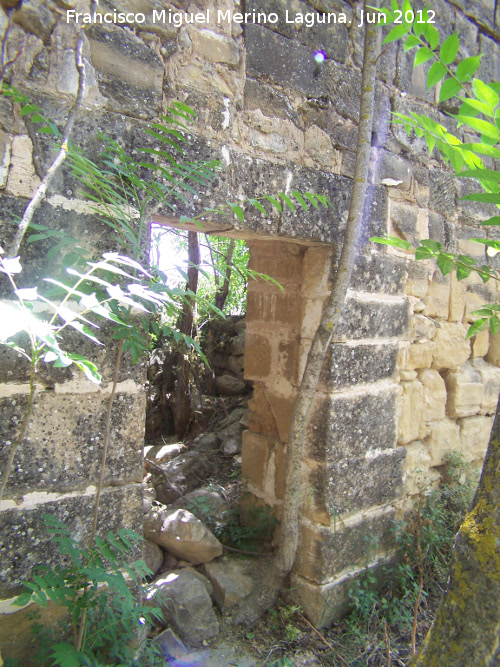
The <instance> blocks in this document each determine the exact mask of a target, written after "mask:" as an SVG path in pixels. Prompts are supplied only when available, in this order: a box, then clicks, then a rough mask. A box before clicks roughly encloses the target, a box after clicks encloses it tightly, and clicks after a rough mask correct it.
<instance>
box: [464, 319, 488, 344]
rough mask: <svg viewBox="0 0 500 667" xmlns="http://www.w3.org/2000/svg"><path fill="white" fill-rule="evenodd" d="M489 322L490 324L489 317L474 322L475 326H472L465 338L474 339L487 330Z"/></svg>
mask: <svg viewBox="0 0 500 667" xmlns="http://www.w3.org/2000/svg"><path fill="white" fill-rule="evenodd" d="M488 322H489V319H488V318H487V317H482V318H481V319H479V320H476V321H475V322H474V324H472V325H471V326H470V327H469V329H468V331H467V335H466V336H465V338H466V339H469V338H472V336H475V335H476V334H478V333H479V332H480V331H482V330H483V329H486V327H487V326H488Z"/></svg>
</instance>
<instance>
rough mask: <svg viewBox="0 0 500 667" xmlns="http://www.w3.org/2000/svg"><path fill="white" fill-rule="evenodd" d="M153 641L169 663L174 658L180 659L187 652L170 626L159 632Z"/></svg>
mask: <svg viewBox="0 0 500 667" xmlns="http://www.w3.org/2000/svg"><path fill="white" fill-rule="evenodd" d="M153 642H154V643H155V644H157V645H158V646H159V647H160V650H161V652H162V654H163V657H164V658H165V660H167V661H168V662H169V663H171V662H173V661H175V660H181V659H182V658H184V656H185V655H186V653H187V652H188V650H187V648H186V646H185V645H184V644H183V643H182V642H181V640H180V639H179V637H177V635H176V634H175V633H174V632H172V630H171V629H170V628H168V629H167V630H164V631H163V632H160V634H159V635H157V636H156V637H155V638H154V639H153Z"/></svg>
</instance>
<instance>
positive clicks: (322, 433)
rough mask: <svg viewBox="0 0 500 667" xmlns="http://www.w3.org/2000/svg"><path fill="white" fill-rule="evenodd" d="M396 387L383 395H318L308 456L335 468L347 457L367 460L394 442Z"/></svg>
mask: <svg viewBox="0 0 500 667" xmlns="http://www.w3.org/2000/svg"><path fill="white" fill-rule="evenodd" d="M396 396H397V390H396V387H392V388H391V389H386V388H384V391H380V390H379V389H376V390H374V391H369V390H368V391H364V392H363V393H361V392H359V393H358V392H353V393H352V394H351V393H349V392H347V393H346V394H340V395H337V394H332V395H330V396H322V395H321V394H319V395H318V396H317V398H316V399H315V402H314V404H313V408H312V414H311V417H312V418H311V419H310V420H309V427H308V431H307V433H308V435H307V436H306V442H307V443H308V444H307V456H309V457H311V458H313V459H315V460H317V461H328V463H329V465H335V464H336V462H337V461H338V460H341V459H345V458H348V457H349V456H353V457H360V456H363V455H364V456H366V457H367V458H370V456H371V455H372V454H374V452H376V451H379V450H383V449H388V448H391V447H394V444H395V442H396V423H395V412H396V402H397V399H396Z"/></svg>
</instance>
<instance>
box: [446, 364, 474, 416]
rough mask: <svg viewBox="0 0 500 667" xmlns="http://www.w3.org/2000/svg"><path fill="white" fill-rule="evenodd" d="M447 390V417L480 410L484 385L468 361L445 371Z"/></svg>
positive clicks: (472, 413) (469, 413)
mask: <svg viewBox="0 0 500 667" xmlns="http://www.w3.org/2000/svg"><path fill="white" fill-rule="evenodd" d="M444 379H445V382H446V389H447V392H448V400H447V403H446V412H447V414H448V416H449V417H455V418H456V417H468V416H469V415H475V414H477V413H478V412H479V411H480V410H481V404H482V402H483V394H484V387H483V385H482V382H481V374H480V373H479V372H478V371H477V370H476V369H475V368H474V366H472V365H471V364H470V363H466V364H464V365H463V366H461V367H460V368H457V369H456V370H451V371H448V372H447V373H445V375H444Z"/></svg>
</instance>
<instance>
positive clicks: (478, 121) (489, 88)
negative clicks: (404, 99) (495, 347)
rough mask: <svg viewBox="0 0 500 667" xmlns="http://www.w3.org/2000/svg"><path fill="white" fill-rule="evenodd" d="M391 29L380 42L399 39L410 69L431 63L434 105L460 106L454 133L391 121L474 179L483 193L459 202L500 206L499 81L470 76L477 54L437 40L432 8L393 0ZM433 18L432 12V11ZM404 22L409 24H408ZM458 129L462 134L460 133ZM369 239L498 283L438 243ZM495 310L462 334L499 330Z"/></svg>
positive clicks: (423, 119)
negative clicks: (411, 54)
mask: <svg viewBox="0 0 500 667" xmlns="http://www.w3.org/2000/svg"><path fill="white" fill-rule="evenodd" d="M381 11H382V12H383V13H384V14H385V15H386V17H387V23H388V24H395V23H396V22H397V25H395V27H393V28H392V30H391V31H390V32H389V34H388V35H387V37H386V38H385V40H384V43H386V44H387V43H390V42H393V41H397V40H404V50H405V51H406V52H408V51H411V50H414V51H415V60H414V67H417V66H419V65H422V64H423V63H426V62H431V61H432V64H431V66H430V68H429V71H428V73H427V89H428V90H430V89H431V88H433V87H436V86H440V87H439V95H438V102H439V103H443V102H447V101H448V100H450V99H451V98H454V97H457V98H458V101H459V102H460V104H459V108H458V113H452V112H448V115H449V116H450V117H451V118H454V119H455V121H456V130H457V131H456V132H452V131H450V130H449V129H448V128H446V127H445V126H444V125H442V124H441V123H439V122H437V121H436V120H434V119H433V118H431V117H430V116H428V115H424V114H417V113H414V112H411V113H410V115H404V114H399V113H398V114H395V120H394V122H395V123H400V124H402V125H404V127H405V129H406V132H407V133H408V135H409V136H410V135H411V133H412V131H413V132H415V134H416V135H417V137H423V138H424V139H425V142H426V144H427V147H428V149H429V152H430V153H431V154H432V153H433V151H434V150H437V151H438V152H439V154H440V155H441V156H442V158H443V159H444V161H445V162H446V163H448V164H450V165H451V167H452V168H453V170H454V172H455V176H456V177H458V178H466V179H473V180H474V181H476V182H477V183H478V184H479V185H480V187H481V189H482V192H474V193H472V194H468V195H465V196H463V197H462V198H461V199H462V200H463V201H472V202H480V203H483V204H492V205H496V207H497V208H499V207H500V172H499V171H498V170H496V169H495V163H494V162H493V160H494V159H498V158H500V83H485V82H484V81H482V80H481V79H479V78H477V77H475V76H474V75H475V74H476V72H477V70H478V68H479V65H480V61H481V57H482V56H481V55H479V56H474V57H466V58H463V59H460V58H459V52H460V38H459V35H458V33H454V34H453V35H450V36H449V37H448V38H447V39H445V40H444V41H442V42H441V37H440V35H439V32H438V31H437V30H436V28H435V27H434V25H433V23H432V22H430V20H431V17H430V14H429V12H431V10H428V9H425V10H423V11H420V10H419V11H417V12H414V11H413V9H412V7H411V5H410V3H409V2H408V0H404V2H403V4H402V6H401V9H400V8H399V5H398V3H397V2H396V1H395V0H393V1H392V4H391V9H387V8H384V9H382V10H381ZM432 14H433V15H434V14H435V12H432ZM407 19H408V20H407ZM458 130H462V131H461V133H459V132H458ZM464 132H465V133H467V134H468V135H469V134H471V133H472V134H475V135H477V136H478V138H477V139H476V140H474V141H472V142H471V141H464V140H463V139H462V138H460V136H458V135H459V134H461V135H462V136H463V135H464ZM481 225H486V226H498V225H500V216H499V215H492V216H491V217H490V218H488V219H487V220H484V221H483V222H482V223H481ZM371 240H372V241H375V242H377V243H383V244H386V245H390V246H393V247H396V248H401V249H403V250H410V251H412V252H414V253H415V259H416V260H426V259H435V260H436V263H437V266H438V268H439V269H440V271H441V273H442V274H443V275H447V274H449V273H451V272H453V271H456V276H457V280H459V281H460V280H464V279H465V278H467V277H468V276H469V275H470V274H471V273H472V272H473V271H474V272H475V273H477V275H479V277H480V278H481V280H482V281H483V282H485V283H486V282H488V281H489V280H490V279H494V280H499V279H500V273H499V271H498V270H496V269H493V268H491V267H490V266H488V265H487V264H482V265H480V264H479V263H478V262H477V261H476V260H474V259H472V258H470V257H467V256H466V255H462V254H456V253H453V252H448V251H445V250H443V247H442V245H441V244H440V243H439V242H437V241H435V240H432V239H426V240H422V241H420V245H419V246H418V247H417V248H416V249H413V248H412V246H411V243H409V242H407V241H405V240H402V239H400V238H396V237H391V236H388V237H385V238H378V237H376V238H373V239H371ZM472 241H475V242H477V243H481V244H483V245H485V246H486V247H487V248H488V249H490V252H491V253H492V254H495V253H496V252H499V251H500V241H496V240H493V239H481V238H474V239H472ZM499 310H500V308H499V306H497V305H495V304H486V305H484V306H483V307H482V308H481V309H479V310H477V311H475V312H474V313H473V314H474V315H475V316H477V317H478V318H479V319H477V320H476V321H475V322H474V324H473V325H472V326H471V327H470V328H469V331H468V334H467V336H468V337H469V338H470V337H471V336H473V335H475V334H477V333H478V332H479V331H481V330H482V329H484V328H486V327H488V326H489V327H490V329H491V331H492V332H493V333H497V332H498V331H499V330H500V319H499V318H498V315H497V312H498V311H499Z"/></svg>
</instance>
